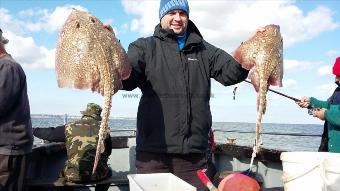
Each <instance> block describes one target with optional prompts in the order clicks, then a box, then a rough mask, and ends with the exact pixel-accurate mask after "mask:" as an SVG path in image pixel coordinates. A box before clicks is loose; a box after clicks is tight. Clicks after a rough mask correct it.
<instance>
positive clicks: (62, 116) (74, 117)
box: [31, 114, 136, 120]
mask: <svg viewBox="0 0 340 191" xmlns="http://www.w3.org/2000/svg"><path fill="white" fill-rule="evenodd" d="M31 117H32V118H61V119H64V118H65V117H66V118H68V119H79V118H81V116H80V115H68V114H63V115H53V114H31ZM109 119H124V120H136V118H134V117H115V116H113V117H112V116H110V117H109Z"/></svg>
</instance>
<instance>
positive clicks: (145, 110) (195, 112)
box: [123, 0, 248, 190]
mask: <svg viewBox="0 0 340 191" xmlns="http://www.w3.org/2000/svg"><path fill="white" fill-rule="evenodd" d="M159 19H160V23H159V24H158V25H157V26H156V27H155V31H154V34H153V36H150V37H147V38H140V39H138V40H136V41H135V42H132V43H131V44H130V45H129V48H128V53H127V54H128V59H129V62H130V63H131V65H132V68H133V69H132V72H131V74H130V77H129V78H128V79H127V80H124V81H123V89H124V90H128V91H131V90H133V89H135V88H137V87H138V88H139V89H140V90H141V92H142V97H141V99H140V102H139V107H138V113H137V139H136V152H137V153H136V168H137V173H155V172H171V173H173V174H175V175H176V176H178V177H180V178H182V179H183V180H185V181H187V182H188V183H190V184H192V185H193V186H195V187H196V188H197V189H198V190H205V187H204V185H203V184H202V183H201V182H200V181H199V179H198V178H197V177H196V171H197V170H198V169H202V168H206V166H207V159H206V152H207V150H208V144H209V131H210V129H211V125H212V116H211V111H210V104H209V101H210V92H211V78H214V79H215V80H217V81H218V82H220V83H221V84H223V85H224V86H229V85H234V84H237V83H239V82H241V81H243V80H244V79H246V77H247V75H248V70H246V69H244V68H242V66H241V65H240V64H239V63H238V62H237V61H236V60H235V59H234V58H233V57H232V56H231V55H229V54H228V53H226V52H225V51H224V50H222V49H219V48H217V47H215V46H213V45H211V44H210V43H208V42H206V41H205V40H204V39H203V37H202V35H201V33H200V32H199V30H198V29H197V27H196V26H195V24H194V23H193V22H192V21H191V20H189V6H188V2H187V0H161V1H160V8H159Z"/></svg>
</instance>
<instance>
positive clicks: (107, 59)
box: [55, 9, 131, 173]
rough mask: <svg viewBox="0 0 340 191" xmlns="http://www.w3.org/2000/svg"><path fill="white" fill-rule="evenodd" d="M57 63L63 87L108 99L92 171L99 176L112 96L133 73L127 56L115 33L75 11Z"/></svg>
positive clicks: (60, 41)
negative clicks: (92, 92) (90, 91)
mask: <svg viewBox="0 0 340 191" xmlns="http://www.w3.org/2000/svg"><path fill="white" fill-rule="evenodd" d="M55 63H56V72H57V81H58V86H59V87H60V88H64V87H67V88H77V89H91V90H92V91H95V92H98V93H100V94H101V95H103V96H104V107H103V111H102V114H101V115H102V118H103V120H102V122H101V126H100V131H99V139H98V146H97V152H96V156H95V163H94V166H93V172H92V173H95V170H96V167H97V162H98V160H99V157H100V153H101V152H103V150H104V143H103V140H104V138H105V137H106V135H107V134H108V133H109V132H110V129H109V126H108V121H109V115H110V110H111V102H112V96H113V95H114V94H115V93H116V92H117V91H118V90H119V89H120V88H121V86H122V85H121V80H122V79H125V78H127V77H128V75H129V73H130V71H131V66H130V65H129V64H128V60H127V54H126V52H125V50H124V49H123V48H122V46H121V44H120V43H119V41H118V40H117V39H116V37H115V35H114V33H112V32H110V31H108V30H106V29H104V28H103V23H102V22H101V21H100V20H99V19H98V18H96V17H95V16H94V15H92V14H90V13H88V12H85V11H79V10H76V9H73V11H72V12H71V14H70V15H69V17H68V18H67V20H66V22H65V24H64V25H63V27H62V29H61V30H60V33H59V37H58V42H57V49H56V62H55Z"/></svg>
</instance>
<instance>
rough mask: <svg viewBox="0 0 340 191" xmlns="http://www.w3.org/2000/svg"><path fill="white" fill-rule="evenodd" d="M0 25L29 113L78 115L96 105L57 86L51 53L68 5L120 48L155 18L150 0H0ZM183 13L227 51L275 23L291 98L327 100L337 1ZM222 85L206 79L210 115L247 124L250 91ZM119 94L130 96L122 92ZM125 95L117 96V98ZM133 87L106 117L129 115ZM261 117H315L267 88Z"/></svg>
mask: <svg viewBox="0 0 340 191" xmlns="http://www.w3.org/2000/svg"><path fill="white" fill-rule="evenodd" d="M0 5H1V8H0V27H1V28H2V29H3V31H4V36H5V37H7V38H8V39H9V40H10V42H9V44H8V45H7V47H6V48H7V50H8V51H9V52H10V53H11V54H12V56H13V57H14V59H16V60H17V61H18V62H19V63H20V64H21V65H22V66H23V68H24V70H25V73H26V76H27V83H28V94H29V99H30V105H31V113H32V114H40V113H44V114H65V113H66V114H70V115H79V114H80V113H79V111H80V110H83V109H84V107H85V105H86V103H88V102H95V103H98V104H102V103H103V97H102V96H100V95H99V94H97V93H92V92H91V91H89V90H87V91H84V90H75V89H61V88H58V86H57V81H56V74H55V70H54V51H55V46H56V39H57V35H58V31H59V30H60V27H61V25H62V24H63V23H64V21H65V20H66V18H67V16H68V15H69V13H70V10H71V9H72V8H73V7H75V8H78V9H85V10H87V11H90V12H91V13H93V14H94V15H96V16H97V17H98V18H99V19H100V20H101V21H102V22H104V23H107V24H110V25H111V26H113V28H114V31H115V33H116V36H117V37H118V38H119V39H120V41H121V43H122V44H123V46H124V48H125V50H127V47H128V45H129V43H131V42H133V41H134V40H136V39H137V38H139V37H145V36H149V35H151V34H152V32H153V29H154V27H155V25H156V24H158V22H159V20H158V7H159V1H158V0H111V1H110V0H96V1H95V0H83V1H76V0H72V1H62V0H45V1H43V0H0ZM189 6H190V19H191V20H192V21H193V22H194V23H195V24H196V25H197V26H198V28H199V29H200V31H201V33H202V35H203V37H204V38H205V39H206V40H207V41H208V42H210V43H212V44H214V45H215V46H217V47H219V48H222V49H224V50H226V51H227V52H229V53H231V52H232V51H233V50H234V49H235V48H237V47H238V45H239V44H240V43H241V42H242V41H244V40H247V39H248V38H249V36H250V35H251V34H252V33H253V32H254V31H255V30H256V29H257V28H258V27H261V26H265V25H267V24H278V25H280V27H281V33H282V36H283V42H284V51H283V52H284V76H283V87H281V88H280V87H271V88H273V89H275V90H277V91H281V92H283V93H286V94H288V95H290V96H293V97H297V98H299V97H301V96H303V95H307V96H314V97H317V98H319V99H327V98H328V97H329V96H330V94H331V93H332V92H333V90H334V88H335V84H334V83H333V82H334V76H333V75H332V74H331V67H332V65H333V63H334V60H335V58H336V57H337V56H340V47H339V42H340V3H339V2H338V1H336V0H320V1H319V0H308V1H307V0H300V1H290V0H285V1H279V0H260V1H246V0H242V1H236V0H233V1H229V0H225V1H222V0H209V1H208V0H189ZM237 87H238V88H237V92H236V99H235V100H233V93H232V92H233V90H234V86H230V87H223V86H222V85H220V84H219V83H217V82H216V81H214V80H212V93H213V95H214V97H212V98H211V102H210V105H211V110H212V116H213V121H230V122H255V120H256V92H255V91H254V89H253V87H252V86H250V85H249V84H247V83H241V84H238V85H237ZM127 94H129V95H134V96H136V97H130V98H126V96H127ZM124 96H125V97H124ZM139 96H140V91H139V90H134V91H133V92H125V91H120V92H118V93H117V94H116V95H114V97H113V99H112V101H113V103H112V111H111V116H114V117H136V114H137V107H138V103H139V98H137V97H139ZM267 100H268V101H267V103H268V104H267V112H266V114H265V116H264V118H263V122H265V123H301V124H302V123H308V124H310V123H318V124H320V123H321V121H319V120H318V119H315V118H313V117H311V116H309V115H308V114H307V111H306V110H305V109H300V108H299V107H298V106H297V105H296V104H295V103H294V102H293V101H291V100H289V99H287V98H284V97H281V96H278V95H276V94H273V93H270V92H269V93H268V94H267Z"/></svg>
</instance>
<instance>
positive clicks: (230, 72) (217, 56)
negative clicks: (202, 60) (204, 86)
mask: <svg viewBox="0 0 340 191" xmlns="http://www.w3.org/2000/svg"><path fill="white" fill-rule="evenodd" d="M205 45H206V47H207V50H208V56H209V68H210V77H211V78H214V79H215V80H217V81H218V82H220V83H221V84H223V85H225V86H228V85H234V84H237V83H239V82H242V81H243V80H245V79H246V78H247V76H248V73H249V70H246V69H244V68H242V66H241V64H240V63H238V62H237V61H236V60H235V59H234V58H233V57H232V56H231V55H229V54H228V53H227V52H225V51H224V50H222V49H219V48H216V47H214V46H213V45H211V44H209V43H205Z"/></svg>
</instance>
